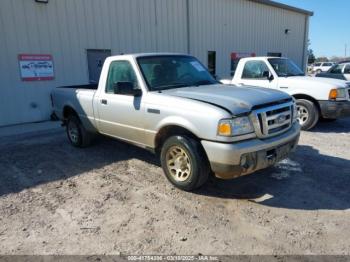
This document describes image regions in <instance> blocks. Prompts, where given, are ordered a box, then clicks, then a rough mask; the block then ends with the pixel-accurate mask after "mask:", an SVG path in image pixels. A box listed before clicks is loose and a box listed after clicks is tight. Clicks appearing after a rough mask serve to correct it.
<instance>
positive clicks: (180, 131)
mask: <svg viewBox="0 0 350 262" xmlns="http://www.w3.org/2000/svg"><path fill="white" fill-rule="evenodd" d="M175 135H186V136H188V137H191V138H193V139H196V140H198V141H200V138H199V137H198V136H196V135H195V134H194V133H193V132H192V131H190V130H188V129H187V128H185V127H183V126H180V125H175V124H169V125H166V126H163V127H162V128H160V129H159V131H158V132H157V134H156V136H155V138H154V149H155V153H156V154H157V155H159V153H160V151H161V148H162V145H163V144H164V142H165V141H166V139H167V138H169V137H171V136H175Z"/></svg>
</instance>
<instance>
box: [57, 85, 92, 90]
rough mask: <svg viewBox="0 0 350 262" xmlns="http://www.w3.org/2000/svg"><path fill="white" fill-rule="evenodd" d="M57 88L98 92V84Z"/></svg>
mask: <svg viewBox="0 0 350 262" xmlns="http://www.w3.org/2000/svg"><path fill="white" fill-rule="evenodd" d="M57 88H68V89H89V90H97V88H98V84H87V85H74V86H59V87H57Z"/></svg>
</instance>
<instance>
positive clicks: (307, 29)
mask: <svg viewBox="0 0 350 262" xmlns="http://www.w3.org/2000/svg"><path fill="white" fill-rule="evenodd" d="M308 40H309V16H308V15H307V16H305V34H304V49H303V70H304V72H305V73H307V72H306V71H307V62H308Z"/></svg>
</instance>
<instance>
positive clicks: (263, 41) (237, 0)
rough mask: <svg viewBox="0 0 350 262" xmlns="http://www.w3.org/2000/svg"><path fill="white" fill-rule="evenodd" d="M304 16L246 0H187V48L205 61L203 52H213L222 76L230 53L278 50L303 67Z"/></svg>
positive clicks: (228, 63) (205, 56) (225, 71)
mask: <svg viewBox="0 0 350 262" xmlns="http://www.w3.org/2000/svg"><path fill="white" fill-rule="evenodd" d="M306 19H308V17H307V16H306V15H304V14H300V13H296V12H292V11H288V10H284V9H280V8H274V7H271V6H267V5H263V4H258V3H256V2H252V1H246V0H233V1H232V0H220V1H217V0H191V1H190V25H191V27H190V32H191V39H190V43H191V51H192V53H193V54H194V55H195V56H197V57H198V58H200V59H201V60H203V61H205V62H206V61H207V51H208V50H213V51H216V53H217V61H218V63H217V72H218V74H219V75H224V76H228V75H229V73H230V53H232V52H249V53H256V55H257V56H266V55H267V53H268V52H277V53H279V52H280V53H282V55H283V56H286V57H290V58H291V59H293V60H294V61H295V62H296V63H297V64H298V65H299V66H301V67H304V61H305V57H304V49H305V45H304V38H305V22H306ZM285 29H289V30H291V31H290V33H289V34H285Z"/></svg>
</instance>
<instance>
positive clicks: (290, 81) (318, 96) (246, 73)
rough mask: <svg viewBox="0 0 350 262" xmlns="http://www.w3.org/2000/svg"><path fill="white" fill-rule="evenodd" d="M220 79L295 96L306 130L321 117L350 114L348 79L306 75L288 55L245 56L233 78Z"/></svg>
mask: <svg viewBox="0 0 350 262" xmlns="http://www.w3.org/2000/svg"><path fill="white" fill-rule="evenodd" d="M221 82H222V83H224V84H234V85H239V86H260V87H265V88H270V89H277V90H281V91H285V92H286V93H288V94H289V95H292V96H293V97H294V98H295V99H296V100H297V109H298V120H299V123H300V125H301V128H302V129H303V130H309V129H311V128H313V127H314V126H315V125H316V124H317V122H318V120H319V119H320V118H323V119H326V120H336V119H337V118H340V117H346V116H350V86H349V85H350V83H349V82H346V81H343V80H338V79H330V78H315V77H309V76H305V75H304V73H303V72H302V71H301V70H300V69H299V67H298V66H297V65H295V64H294V63H293V61H291V60H290V59H287V58H279V57H248V58H242V59H240V60H239V62H238V64H237V67H236V68H235V70H234V75H233V78H232V79H230V80H222V81H221Z"/></svg>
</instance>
